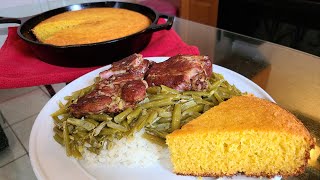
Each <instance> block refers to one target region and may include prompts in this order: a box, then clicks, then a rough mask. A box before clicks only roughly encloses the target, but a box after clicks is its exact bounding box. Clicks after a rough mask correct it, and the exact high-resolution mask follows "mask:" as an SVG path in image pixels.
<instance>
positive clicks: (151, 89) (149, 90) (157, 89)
mask: <svg viewBox="0 0 320 180" xmlns="http://www.w3.org/2000/svg"><path fill="white" fill-rule="evenodd" d="M160 91H161V88H160V87H159V86H152V87H148V88H147V93H149V94H158V93H160Z"/></svg>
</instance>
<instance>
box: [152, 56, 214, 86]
mask: <svg viewBox="0 0 320 180" xmlns="http://www.w3.org/2000/svg"><path fill="white" fill-rule="evenodd" d="M211 74H212V63H211V61H210V59H209V57H208V56H188V55H177V56H173V57H171V58H169V59H168V60H166V61H164V62H161V63H157V64H154V65H152V67H151V68H150V69H149V71H148V73H147V77H146V80H147V82H148V85H149V86H158V85H165V86H168V87H171V88H173V89H176V90H178V91H188V90H195V91H199V90H203V89H206V88H207V87H208V84H207V80H208V78H209V77H210V76H211Z"/></svg>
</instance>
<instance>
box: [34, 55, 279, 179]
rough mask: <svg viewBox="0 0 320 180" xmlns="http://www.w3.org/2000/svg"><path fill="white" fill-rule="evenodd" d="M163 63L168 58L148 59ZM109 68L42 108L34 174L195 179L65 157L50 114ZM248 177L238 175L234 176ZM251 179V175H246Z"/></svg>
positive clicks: (239, 79)
mask: <svg viewBox="0 0 320 180" xmlns="http://www.w3.org/2000/svg"><path fill="white" fill-rule="evenodd" d="M146 59H149V60H153V61H156V62H161V61H164V60H166V59H167V57H153V58H146ZM108 68H110V65H108V66H105V67H102V68H99V69H97V70H95V71H92V72H90V73H88V74H86V75H84V76H82V77H80V78H78V79H76V80H75V81H73V82H71V83H70V84H68V85H67V86H65V87H64V88H63V89H61V90H60V91H59V92H58V93H57V94H56V95H55V96H54V97H52V98H51V99H50V100H49V101H48V103H47V104H46V105H45V106H44V107H43V109H42V110H41V111H40V113H39V115H38V117H37V119H36V120H35V123H34V125H33V127H32V131H31V135H30V145H29V150H30V160H31V164H32V167H33V170H34V173H35V175H36V176H37V178H38V179H39V180H42V179H46V180H47V179H54V180H56V179H59V180H60V179H77V180H86V179H108V180H111V179H130V180H133V179H139V180H141V179H153V180H156V179H159V180H160V179H196V178H195V177H191V176H177V175H175V174H173V173H172V172H171V170H170V169H168V168H164V167H162V166H161V165H160V164H159V165H156V166H153V167H150V168H126V167H123V168H111V167H108V166H103V167H100V168H99V167H96V168H92V167H91V168H90V167H86V166H83V165H82V164H81V163H79V161H77V160H75V159H73V158H69V157H67V156H66V153H65V150H64V148H63V147H62V146H61V145H59V144H58V143H56V142H55V141H54V139H53V135H54V134H53V130H52V128H53V121H52V119H51V117H50V114H52V113H53V112H55V111H56V110H58V108H59V107H58V102H59V101H62V100H63V98H64V97H65V96H68V95H70V94H71V93H72V92H74V91H76V90H79V89H81V88H84V87H86V86H88V85H91V84H92V83H93V79H94V77H96V76H98V74H99V72H101V71H103V70H106V69H108ZM213 71H214V72H216V73H220V74H222V75H223V76H224V78H225V79H226V80H227V81H228V82H229V83H230V84H234V85H235V86H236V87H237V88H238V89H239V90H241V91H242V92H248V93H252V94H254V95H256V96H257V97H260V98H264V99H267V100H270V101H273V102H274V100H273V99H272V98H271V96H270V95H268V94H267V93H266V92H265V91H264V90H263V89H261V88H260V87H259V86H257V85H256V84H255V83H253V82H252V81H250V80H249V79H247V78H245V77H243V76H242V75H240V74H238V73H235V72H233V71H231V70H228V69H226V68H223V67H220V66H217V65H213ZM243 178H246V177H243V176H236V177H235V179H243ZM246 179H252V178H246Z"/></svg>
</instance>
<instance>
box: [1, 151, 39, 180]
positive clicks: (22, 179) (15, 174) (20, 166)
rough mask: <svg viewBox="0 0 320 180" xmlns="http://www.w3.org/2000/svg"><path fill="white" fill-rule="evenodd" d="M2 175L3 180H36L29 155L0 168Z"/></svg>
mask: <svg viewBox="0 0 320 180" xmlns="http://www.w3.org/2000/svg"><path fill="white" fill-rule="evenodd" d="M0 177H1V179H3V180H26V179H27V180H36V179H37V178H36V176H35V174H34V172H33V170H32V166H31V163H30V159H29V156H28V155H24V156H23V157H21V158H19V159H17V160H15V161H13V162H11V163H9V164H7V165H5V166H4V167H2V168H0Z"/></svg>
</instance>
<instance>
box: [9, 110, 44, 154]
mask: <svg viewBox="0 0 320 180" xmlns="http://www.w3.org/2000/svg"><path fill="white" fill-rule="evenodd" d="M37 116H38V114H37V115H34V116H31V117H30V118H27V119H26V120H23V121H21V122H19V123H16V124H14V125H12V126H11V127H12V130H13V131H14V132H15V134H16V135H17V137H18V139H19V140H20V142H21V143H22V145H23V146H24V147H25V149H27V151H28V152H29V137H30V133H31V129H32V126H33V122H34V120H35V119H36V118H37Z"/></svg>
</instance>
